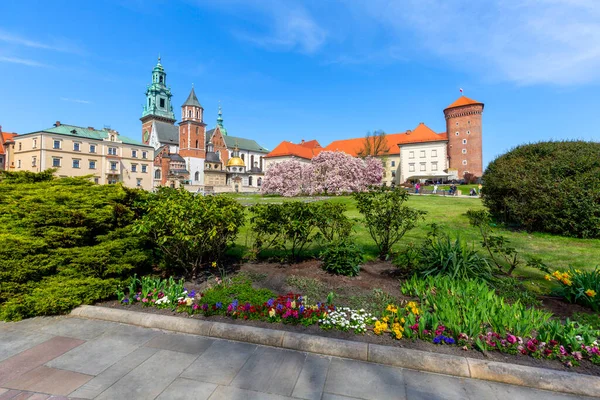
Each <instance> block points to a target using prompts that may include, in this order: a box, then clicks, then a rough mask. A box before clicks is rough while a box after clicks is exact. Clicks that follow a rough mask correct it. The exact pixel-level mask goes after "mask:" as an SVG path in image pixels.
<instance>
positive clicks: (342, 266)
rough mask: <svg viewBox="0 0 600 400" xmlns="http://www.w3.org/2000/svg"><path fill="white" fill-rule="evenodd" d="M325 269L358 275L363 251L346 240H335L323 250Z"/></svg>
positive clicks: (337, 272)
mask: <svg viewBox="0 0 600 400" xmlns="http://www.w3.org/2000/svg"><path fill="white" fill-rule="evenodd" d="M321 259H322V260H323V269H324V270H325V271H327V272H331V273H332V274H337V275H345V276H357V275H358V272H359V271H360V264H361V263H362V261H363V253H362V251H361V250H360V249H359V248H358V247H356V245H354V243H351V242H350V241H349V240H348V239H346V240H335V241H333V242H331V243H329V245H327V247H325V249H324V250H323V251H322V252H321Z"/></svg>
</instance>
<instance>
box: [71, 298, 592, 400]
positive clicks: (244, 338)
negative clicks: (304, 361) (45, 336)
mask: <svg viewBox="0 0 600 400" xmlns="http://www.w3.org/2000/svg"><path fill="white" fill-rule="evenodd" d="M70 316H72V317H79V318H88V319H99V320H104V321H111V322H120V323H124V324H131V325H137V326H142V327H146V328H156V329H163V330H168V331H174V332H182V333H189V334H194V335H202V336H208V337H213V338H218V339H227V340H235V341H239V342H247V343H253V344H260V345H266V346H272V347H281V348H286V349H290V350H297V351H302V352H311V353H318V354H324V355H328V356H333V357H343V358H350V359H354V360H360V361H369V362H373V363H378V364H384V365H389V366H393V367H400V368H408V369H413V370H419V371H426V372H433V373H438V374H444V375H451V376H457V377H462V378H473V379H480V380H487V381H493V382H500V383H507V384H511V385H518V386H527V387H530V388H534V389H542V390H551V391H554V392H561V393H568V394H575V395H583V396H592V397H594V396H598V395H599V394H600V377H595V376H591V375H584V374H578V373H574V372H564V371H555V370H551V369H545V368H537V367H527V366H522V365H516V364H508V363H501V362H496V361H485V360H478V359H474V358H467V357H463V356H454V355H448V354H439V353H430V352H426V351H422V350H412V349H406V348H399V347H391V346H382V345H377V344H368V343H363V342H354V341H350V340H341V339H333V338H327V337H323V336H313V335H306V334H301V333H295V332H287V331H279V330H275V329H266V328H257V327H254V326H245V325H233V324H227V323H223V322H212V321H202V320H197V319H187V318H181V317H173V316H168V315H158V314H150V313H143V312H138V311H128V310H118V309H114V308H106V307H98V306H80V307H78V308H76V309H74V310H73V311H72V312H71V314H70Z"/></svg>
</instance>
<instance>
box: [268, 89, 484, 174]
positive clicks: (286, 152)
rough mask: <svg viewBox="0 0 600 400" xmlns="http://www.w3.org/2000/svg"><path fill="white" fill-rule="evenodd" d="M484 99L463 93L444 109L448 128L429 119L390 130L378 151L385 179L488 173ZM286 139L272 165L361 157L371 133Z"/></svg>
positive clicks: (273, 155) (271, 159) (272, 155)
mask: <svg viewBox="0 0 600 400" xmlns="http://www.w3.org/2000/svg"><path fill="white" fill-rule="evenodd" d="M483 107H484V105H483V103H480V102H478V101H475V100H472V99H469V98H468V97H465V96H461V97H460V98H458V99H457V100H456V101H455V102H453V103H452V104H450V105H449V106H448V107H446V108H445V109H444V117H445V119H446V132H442V133H436V132H435V131H433V130H432V129H431V128H429V127H428V126H427V125H425V124H424V123H423V122H421V123H419V125H417V127H416V128H415V129H413V130H407V131H405V132H401V133H391V134H387V135H386V136H385V137H386V141H387V144H386V145H385V146H383V149H381V150H382V151H381V152H380V153H379V154H378V155H377V157H378V158H380V159H381V161H382V163H383V167H384V173H383V180H382V182H383V184H385V185H390V186H391V185H398V184H401V183H404V182H407V181H411V182H414V181H421V180H434V181H447V180H450V179H462V178H463V177H464V176H465V174H467V173H470V174H473V175H475V176H477V177H481V175H482V174H483V160H482V128H481V116H482V113H483ZM312 142H316V141H311V142H304V141H303V142H302V143H300V144H294V143H290V142H285V141H284V142H281V143H280V144H279V145H278V146H277V147H276V148H275V149H273V151H272V152H270V153H269V154H268V155H267V157H266V158H267V160H269V161H268V164H267V167H268V166H270V165H272V163H274V162H280V161H286V160H290V159H294V160H297V161H300V162H310V160H311V159H312V157H314V156H316V155H317V154H318V153H319V152H321V151H343V152H345V153H348V154H350V155H351V156H354V157H359V156H360V155H361V154H362V151H363V149H364V148H365V138H364V137H359V138H352V139H344V140H336V141H333V142H331V143H330V144H329V145H327V146H326V147H324V148H320V146H319V147H311V146H308V148H307V146H306V145H305V143H312Z"/></svg>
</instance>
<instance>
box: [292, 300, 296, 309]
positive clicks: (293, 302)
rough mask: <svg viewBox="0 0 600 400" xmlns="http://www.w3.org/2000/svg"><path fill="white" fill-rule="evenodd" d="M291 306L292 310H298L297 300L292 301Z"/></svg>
mask: <svg viewBox="0 0 600 400" xmlns="http://www.w3.org/2000/svg"><path fill="white" fill-rule="evenodd" d="M291 306H292V308H296V300H294V301H292V304H291Z"/></svg>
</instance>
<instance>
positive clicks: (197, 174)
mask: <svg viewBox="0 0 600 400" xmlns="http://www.w3.org/2000/svg"><path fill="white" fill-rule="evenodd" d="M194 180H195V181H199V180H200V171H196V173H195V174H194Z"/></svg>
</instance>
